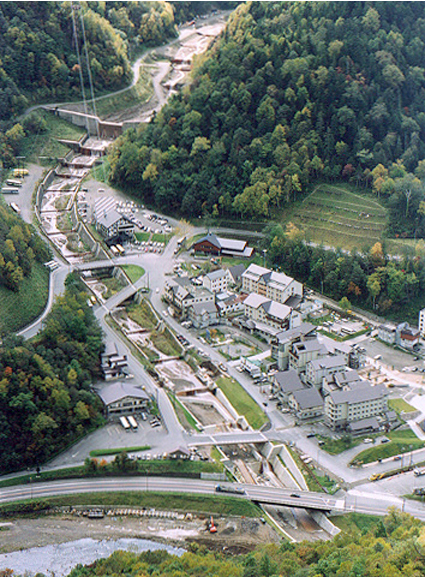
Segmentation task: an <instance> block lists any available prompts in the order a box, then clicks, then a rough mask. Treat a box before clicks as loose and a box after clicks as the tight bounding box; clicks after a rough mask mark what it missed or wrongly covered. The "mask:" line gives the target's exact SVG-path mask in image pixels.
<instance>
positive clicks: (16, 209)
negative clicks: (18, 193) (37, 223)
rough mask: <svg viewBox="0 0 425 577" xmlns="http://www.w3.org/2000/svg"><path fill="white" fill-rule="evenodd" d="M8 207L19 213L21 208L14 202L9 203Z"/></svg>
mask: <svg viewBox="0 0 425 577" xmlns="http://www.w3.org/2000/svg"><path fill="white" fill-rule="evenodd" d="M10 208H11V209H12V210H14V211H15V212H16V213H17V214H21V209H20V208H19V206H18V205H17V204H16V203H15V202H11V203H10Z"/></svg>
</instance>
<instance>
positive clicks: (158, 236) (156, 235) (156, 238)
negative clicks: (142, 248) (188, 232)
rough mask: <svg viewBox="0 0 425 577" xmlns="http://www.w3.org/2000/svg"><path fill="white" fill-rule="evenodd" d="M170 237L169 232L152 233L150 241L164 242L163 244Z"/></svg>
mask: <svg viewBox="0 0 425 577" xmlns="http://www.w3.org/2000/svg"><path fill="white" fill-rule="evenodd" d="M171 237H172V235H171V234H159V233H156V232H154V233H152V238H151V240H152V242H163V243H165V245H167V244H168V241H169V240H170V238H171Z"/></svg>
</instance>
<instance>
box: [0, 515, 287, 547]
mask: <svg viewBox="0 0 425 577" xmlns="http://www.w3.org/2000/svg"><path fill="white" fill-rule="evenodd" d="M208 520H209V519H205V518H202V517H201V516H194V517H193V520H171V519H155V518H142V519H140V518H132V517H105V518H103V519H87V518H85V517H74V516H71V515H55V516H49V517H39V518H37V519H27V518H17V519H14V520H12V521H10V522H7V523H4V524H0V532H1V545H0V552H1V553H9V552H11V551H18V550H21V549H28V548H31V547H43V546H45V545H50V544H54V543H65V542H68V541H75V540H78V539H82V538H84V537H91V538H92V539H118V538H121V537H136V538H137V537H138V538H143V539H152V540H155V541H158V542H164V543H167V544H169V545H173V544H176V545H178V546H183V547H184V546H185V543H189V542H199V543H202V544H204V545H207V546H208V547H209V548H214V549H218V550H221V549H223V548H226V549H227V550H231V551H235V552H238V551H241V552H244V551H248V550H251V549H253V548H254V547H255V546H256V545H258V544H260V543H270V542H279V541H280V538H279V536H278V534H277V533H276V532H275V531H273V529H272V528H271V527H270V526H269V525H264V524H262V523H261V522H260V521H259V520H258V519H248V518H243V517H227V518H217V519H216V518H214V523H215V524H216V526H217V529H218V531H217V533H216V534H214V535H211V534H210V533H209V531H208V530H207V528H206V524H207V521H208Z"/></svg>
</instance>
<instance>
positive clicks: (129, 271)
mask: <svg viewBox="0 0 425 577" xmlns="http://www.w3.org/2000/svg"><path fill="white" fill-rule="evenodd" d="M121 268H122V269H123V270H124V271H125V273H126V275H127V276H128V278H129V279H130V281H131V282H132V283H135V282H136V281H138V280H139V278H141V277H142V276H143V275H144V274H145V269H144V268H142V267H141V266H137V264H123V265H122V267H121Z"/></svg>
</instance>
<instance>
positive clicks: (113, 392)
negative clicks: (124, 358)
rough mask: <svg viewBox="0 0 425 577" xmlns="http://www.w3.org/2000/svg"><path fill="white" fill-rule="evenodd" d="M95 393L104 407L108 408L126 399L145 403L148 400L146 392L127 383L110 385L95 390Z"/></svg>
mask: <svg viewBox="0 0 425 577" xmlns="http://www.w3.org/2000/svg"><path fill="white" fill-rule="evenodd" d="M96 392H97V394H98V395H99V397H100V398H101V399H102V401H103V402H104V404H105V405H106V406H109V405H110V404H111V403H115V402H117V401H119V400H121V399H125V398H126V397H133V398H136V399H143V400H146V401H148V400H149V396H148V394H147V393H146V391H144V390H143V389H141V388H139V387H134V386H133V385H129V384H127V383H119V382H118V383H114V384H112V385H107V386H105V387H102V389H97V390H96Z"/></svg>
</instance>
